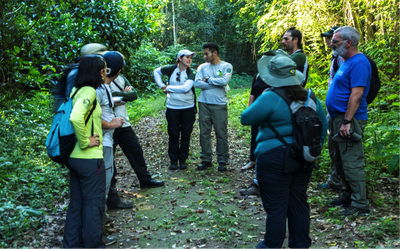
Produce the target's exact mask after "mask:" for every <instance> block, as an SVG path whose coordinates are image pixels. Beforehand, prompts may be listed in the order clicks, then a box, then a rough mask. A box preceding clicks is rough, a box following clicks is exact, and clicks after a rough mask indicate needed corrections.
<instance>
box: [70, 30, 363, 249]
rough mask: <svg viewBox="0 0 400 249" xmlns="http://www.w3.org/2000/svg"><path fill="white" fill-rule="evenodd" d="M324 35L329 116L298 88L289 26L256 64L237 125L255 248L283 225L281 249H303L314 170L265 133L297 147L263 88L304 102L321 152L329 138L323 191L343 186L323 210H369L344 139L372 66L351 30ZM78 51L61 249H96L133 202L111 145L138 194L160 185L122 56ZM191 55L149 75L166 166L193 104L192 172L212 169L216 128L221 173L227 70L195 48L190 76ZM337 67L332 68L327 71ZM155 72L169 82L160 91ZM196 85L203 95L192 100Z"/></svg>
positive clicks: (281, 108) (356, 146)
mask: <svg viewBox="0 0 400 249" xmlns="http://www.w3.org/2000/svg"><path fill="white" fill-rule="evenodd" d="M322 36H323V37H326V42H327V45H328V46H330V48H331V49H332V50H333V56H334V57H333V60H332V62H331V70H330V78H329V90H328V94H327V97H326V107H327V111H328V115H327V116H326V114H325V112H324V110H323V108H322V105H321V103H320V101H319V100H318V99H314V100H315V101H314V100H311V99H310V97H309V95H310V94H309V93H310V92H309V91H307V90H305V88H304V87H305V85H306V82H307V78H308V76H307V75H308V68H309V67H308V60H307V57H306V55H305V54H304V52H303V51H302V45H301V44H302V35H301V32H300V31H299V30H297V29H295V28H291V29H289V30H287V32H286V33H285V34H284V35H283V37H282V45H283V49H284V50H286V52H284V51H282V50H276V51H269V52H267V53H266V54H265V55H264V56H263V57H262V58H261V59H260V60H259V62H258V74H257V75H256V76H255V78H254V80H253V84H252V90H251V94H250V98H249V105H248V108H247V109H246V110H245V111H244V112H243V113H242V115H241V122H242V124H243V125H251V126H252V127H251V128H252V129H251V137H252V138H251V153H250V163H249V164H247V165H245V167H243V168H242V169H243V170H246V169H248V168H253V167H255V168H256V178H255V179H254V184H253V190H256V191H257V192H256V194H260V195H261V199H262V202H263V205H264V209H265V211H266V213H267V219H266V233H265V237H264V240H263V241H262V242H261V243H260V244H259V245H258V246H257V247H259V248H269V247H274V248H278V247H281V246H282V243H283V241H284V238H285V233H286V218H288V225H289V247H293V248H294V247H296V248H299V247H302V248H307V247H310V246H311V239H310V237H309V227H310V214H309V206H308V204H307V194H306V191H307V187H308V184H309V181H310V177H311V173H312V171H313V167H311V166H309V164H307V163H305V162H304V161H302V160H298V159H295V158H292V157H291V156H290V155H289V153H288V149H289V148H287V146H285V145H284V144H282V142H281V141H280V140H279V139H278V138H277V136H276V134H275V132H273V129H272V128H274V129H275V130H276V131H277V132H279V134H280V135H281V136H282V137H283V139H284V140H285V141H286V143H287V144H289V145H293V143H295V141H294V136H293V124H292V113H291V110H290V108H289V106H288V105H287V104H286V102H285V100H283V99H282V98H281V97H280V96H279V95H278V94H277V93H276V92H274V91H272V90H271V89H273V88H280V89H284V92H285V94H286V95H287V96H289V97H290V99H292V100H293V103H298V104H304V103H308V104H310V105H313V106H314V107H315V110H316V113H317V115H318V116H319V118H320V120H321V122H322V130H323V132H322V134H321V139H320V140H321V141H320V143H321V145H322V144H323V143H324V140H325V136H326V133H327V132H326V131H327V130H328V131H329V139H328V143H329V148H330V155H331V158H332V162H333V164H332V175H331V177H330V179H329V180H328V183H327V184H325V185H324V186H328V187H329V186H333V187H334V188H342V186H343V190H342V192H341V195H340V198H339V199H337V200H333V201H332V202H331V203H330V205H331V206H342V207H348V208H347V209H344V210H343V211H342V214H343V215H350V214H358V215H367V214H369V213H370V211H369V203H368V201H367V199H366V188H365V175H364V168H363V167H364V153H363V142H362V139H361V140H357V141H355V140H354V139H352V137H353V134H354V133H357V134H360V135H361V136H362V135H363V130H364V128H365V125H366V122H367V103H366V100H365V97H366V95H367V93H368V90H369V84H370V78H371V66H370V64H369V61H368V59H367V58H366V57H365V56H364V55H363V54H362V53H360V52H359V51H358V48H357V45H358V42H359V39H360V34H359V32H358V31H357V30H356V29H354V28H352V27H333V28H332V29H330V30H329V31H328V32H326V33H323V34H322ZM81 54H82V58H81V59H80V61H79V66H78V67H77V68H76V69H74V70H73V71H71V72H70V74H71V75H68V76H69V77H68V78H71V81H70V84H73V86H74V87H73V88H72V87H71V92H70V95H73V96H74V98H73V105H74V107H73V111H72V114H71V118H70V120H71V123H72V125H73V127H74V130H75V134H76V137H77V141H78V142H77V144H76V146H75V149H74V151H73V152H72V154H71V157H70V159H69V161H68V164H67V166H68V168H69V169H70V191H71V202H70V205H69V207H68V212H67V220H66V224H65V231H64V240H63V245H64V247H82V246H84V247H93V248H94V247H104V246H105V245H106V243H107V238H105V237H102V230H103V228H102V225H103V222H104V220H107V214H106V209H107V207H108V208H130V207H132V202H129V201H123V200H121V199H120V197H119V196H118V192H117V191H116V189H115V183H116V177H115V175H116V167H115V163H114V161H113V154H114V152H115V148H116V145H118V144H119V145H120V147H121V149H122V150H123V152H124V153H125V155H126V156H127V158H128V160H129V162H130V164H131V166H132V168H133V170H134V171H135V173H136V174H137V176H138V178H139V181H140V186H141V187H142V188H145V187H159V186H163V185H164V183H163V182H162V181H156V180H154V179H153V178H152V177H151V175H150V173H149V172H148V170H147V166H146V163H145V160H144V157H143V151H142V148H141V146H140V144H139V141H138V138H137V137H136V135H135V132H134V131H133V129H132V127H131V125H130V122H129V118H128V113H127V108H126V102H127V101H133V100H135V99H136V98H137V94H136V91H135V90H134V89H133V88H132V86H131V85H130V84H129V82H128V80H127V79H126V78H125V77H123V76H122V75H121V69H122V68H123V67H124V65H125V62H124V56H123V55H122V54H120V53H119V52H115V51H106V48H105V47H104V46H102V45H100V44H89V45H86V46H84V47H83V48H82V50H81ZM196 55H197V54H196V53H195V52H191V51H189V50H186V49H184V50H181V51H179V53H178V55H177V58H176V64H175V65H168V66H164V67H160V68H157V69H155V70H154V78H155V82H156V83H157V85H158V86H159V87H160V89H161V90H162V91H163V92H164V93H165V94H166V106H167V110H166V119H167V122H168V135H169V143H168V155H169V159H170V165H169V168H170V169H171V170H177V169H186V168H187V164H186V160H187V158H188V155H189V145H190V136H191V133H192V130H193V124H194V122H195V114H196V112H197V104H198V108H199V110H198V114H199V126H200V146H201V152H200V157H201V164H199V165H198V166H197V170H205V169H207V168H209V167H212V166H213V164H212V154H213V153H212V147H211V129H212V127H214V131H215V135H216V142H217V145H216V154H217V161H218V170H219V171H226V170H227V167H226V165H227V163H228V159H229V146H228V133H227V124H228V113H227V99H226V95H227V91H228V89H229V87H228V83H229V80H230V79H231V76H232V71H233V68H232V65H231V64H229V63H227V62H224V61H222V60H221V59H220V57H219V47H218V45H217V44H215V43H208V44H205V45H203V57H204V60H205V63H203V64H201V65H200V66H199V67H198V68H197V71H195V70H193V69H191V68H190V65H191V62H192V58H193V57H195V56H196ZM336 65H339V66H340V67H339V68H338V69H337V71H334V70H333V69H332V68H333V67H336ZM162 75H166V76H167V77H168V83H167V84H165V83H164V82H163V80H162ZM72 79H73V80H72ZM71 82H72V83H71ZM195 88H199V89H201V93H200V96H199V98H198V100H197V101H196V94H195V91H194V90H195ZM88 117H89V119H88V121H87V122H85V121H86V119H87V118H88ZM328 123H329V125H328ZM271 126H273V127H271ZM328 126H329V128H328ZM335 135H336V136H335ZM242 194H243V193H242ZM244 194H249V193H244ZM250 194H254V192H252V193H250ZM102 221H103V222H102Z"/></svg>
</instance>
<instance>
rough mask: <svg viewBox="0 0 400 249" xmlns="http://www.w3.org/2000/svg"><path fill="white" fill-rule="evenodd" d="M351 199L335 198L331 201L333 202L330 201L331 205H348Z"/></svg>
mask: <svg viewBox="0 0 400 249" xmlns="http://www.w3.org/2000/svg"><path fill="white" fill-rule="evenodd" d="M350 204H351V201H345V200H342V199H340V198H339V199H335V200H333V201H331V203H329V206H330V207H348V206H350Z"/></svg>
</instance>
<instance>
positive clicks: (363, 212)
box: [340, 206, 371, 216]
mask: <svg viewBox="0 0 400 249" xmlns="http://www.w3.org/2000/svg"><path fill="white" fill-rule="evenodd" d="M370 213H371V211H370V210H369V209H361V208H356V207H353V206H350V207H349V208H347V209H345V210H343V211H341V212H340V214H341V215H343V216H349V215H355V216H367V215H369V214H370Z"/></svg>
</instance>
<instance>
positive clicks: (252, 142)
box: [250, 124, 259, 162]
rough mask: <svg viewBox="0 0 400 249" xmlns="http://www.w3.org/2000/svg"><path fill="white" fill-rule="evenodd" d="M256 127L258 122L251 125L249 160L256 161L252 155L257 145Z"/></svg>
mask: <svg viewBox="0 0 400 249" xmlns="http://www.w3.org/2000/svg"><path fill="white" fill-rule="evenodd" d="M258 128H259V125H258V124H256V125H252V126H251V140H250V161H253V162H255V161H256V157H255V156H254V151H255V150H256V147H257V143H256V138H257V135H258Z"/></svg>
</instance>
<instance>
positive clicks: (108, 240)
mask: <svg viewBox="0 0 400 249" xmlns="http://www.w3.org/2000/svg"><path fill="white" fill-rule="evenodd" d="M102 239H103V242H104V244H106V246H109V245H112V244H114V243H116V242H117V238H116V237H114V236H107V237H105V236H103V238H102Z"/></svg>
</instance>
